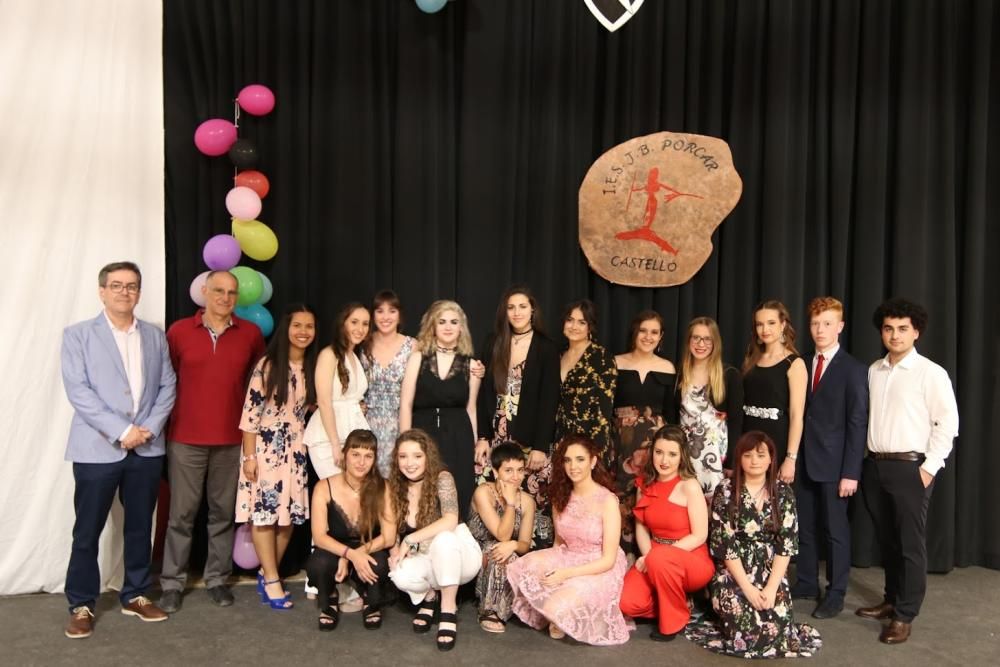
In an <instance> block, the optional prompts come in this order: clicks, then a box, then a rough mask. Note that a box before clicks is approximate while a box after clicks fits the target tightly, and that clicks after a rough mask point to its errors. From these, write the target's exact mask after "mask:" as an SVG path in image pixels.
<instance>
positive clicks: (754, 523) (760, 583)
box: [685, 479, 823, 658]
mask: <svg viewBox="0 0 1000 667" xmlns="http://www.w3.org/2000/svg"><path fill="white" fill-rule="evenodd" d="M732 494H733V481H732V479H726V480H724V481H723V482H722V483H721V484H719V487H718V488H717V489H716V491H715V497H714V498H713V499H712V519H711V525H710V528H709V548H710V550H711V553H712V557H713V558H714V559H715V561H716V569H715V577H714V578H713V579H712V582H711V584H710V585H709V586H710V590H711V592H712V607H713V609H714V610H715V613H716V614H717V615H718V624H717V625H713V624H712V623H711V622H709V621H701V622H698V623H694V624H691V625H689V626H688V629H687V631H686V633H685V634H686V636H687V638H688V639H690V640H691V641H693V642H695V643H697V644H699V645H701V646H702V647H704V648H707V649H709V650H710V651H714V652H716V653H723V654H726V655H733V656H737V657H740V658H791V657H798V656H801V657H810V656H812V655H813V654H814V653H815V652H816V651H818V650H819V649H820V647H821V646H822V645H823V642H822V639H821V638H820V635H819V632H818V631H816V630H815V629H814V628H812V627H810V626H808V625H805V624H802V625H800V624H797V623H795V622H794V620H793V618H792V597H791V594H790V592H789V589H788V577H787V576H785V577H783V578H782V580H781V585H780V586H779V587H778V592H777V594H776V595H775V598H774V607H773V608H772V609H765V610H763V611H757V610H756V609H754V608H753V606H752V605H751V604H750V602H749V601H748V600H747V599H746V597H745V596H744V595H743V591H742V590H740V587H739V585H738V584H737V583H736V581H735V580H734V579H733V577H732V576H731V575H730V574H729V570H727V569H726V565H725V563H724V561H726V560H739V561H740V562H741V563H742V564H743V569H744V570H746V573H747V577H749V579H750V583H751V584H753V585H754V586H756V587H758V588H763V587H764V586H765V585H766V584H767V580H768V578H769V577H770V576H771V565H772V564H773V563H774V558H775V556H794V555H795V554H796V553H797V552H798V519H797V518H796V514H795V494H794V492H793V491H792V487H790V486H789V485H787V484H785V483H784V482H778V512H779V516H778V526H777V530H772V529H771V528H770V526H771V525H772V520H771V516H772V513H771V503H770V502H769V501H766V502H765V503H764V506H763V508H762V509H761V510H758V509H757V507H756V505H755V504H754V500H753V498H751V497H750V494H749V493H748V492H747V490H746V489H745V488H744V489H743V491H742V494H741V497H740V502H739V510H738V512H737V516H736V520H735V521H733V520H732V519H731V518H730V516H729V502H730V498H732Z"/></svg>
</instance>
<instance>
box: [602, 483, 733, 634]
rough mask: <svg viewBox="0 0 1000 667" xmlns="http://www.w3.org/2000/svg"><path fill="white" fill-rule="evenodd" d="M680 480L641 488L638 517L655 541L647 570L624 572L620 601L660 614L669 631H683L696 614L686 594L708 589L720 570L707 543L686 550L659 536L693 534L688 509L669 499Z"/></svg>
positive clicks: (636, 610) (636, 613)
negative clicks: (689, 605) (690, 607)
mask: <svg viewBox="0 0 1000 667" xmlns="http://www.w3.org/2000/svg"><path fill="white" fill-rule="evenodd" d="M680 480H681V478H680V476H679V475H678V476H677V477H675V478H674V479H671V480H669V481H666V482H654V483H653V484H651V485H649V486H648V487H644V486H643V485H640V487H639V488H640V490H641V491H642V497H640V498H639V501H638V502H637V503H636V506H635V510H634V514H635V519H636V521H638V522H640V523H642V524H643V525H644V526H646V528H647V529H648V530H649V534H650V536H651V537H653V538H654V539H653V540H652V545H651V547H650V549H649V553H647V554H646V571H645V572H640V571H639V570H637V569H636V568H635V566H632V568H631V569H629V571H628V572H627V573H626V574H625V584H624V587H623V588H622V597H621V603H620V606H621V610H622V613H623V614H625V615H626V616H632V617H641V618H654V617H655V618H658V620H659V628H660V632H661V633H663V634H666V635H670V634H674V633H677V632H680V631H681V630H682V629H684V626H685V625H687V622H688V620H690V618H691V613H690V612H689V611H688V605H687V593H688V592H690V591H697V590H699V589H701V588H704V587H705V586H706V585H707V584H708V582H709V581H710V580H711V579H712V575H713V574H714V572H715V566H714V565H713V564H712V558H711V556H709V554H708V546H707V545H706V544H702V545H700V546H699V547H698V548H697V549H694V550H693V551H684V550H683V549H679V548H677V547H675V546H673V545H670V544H662V543H660V542H657V541H656V539H655V538H659V539H667V540H679V539H680V538H682V537H685V536H687V535H690V534H691V522H690V521H689V519H688V510H687V507H681V506H680V505H676V504H674V503H672V502H670V501H669V500H668V498H669V497H670V493H671V492H672V491H673V490H674V488H675V487H676V486H677V484H678V483H679V482H680ZM637 482H638V480H637Z"/></svg>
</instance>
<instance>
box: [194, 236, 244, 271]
mask: <svg viewBox="0 0 1000 667" xmlns="http://www.w3.org/2000/svg"><path fill="white" fill-rule="evenodd" d="M242 255H243V251H242V250H240V242H239V241H237V240H236V238H235V237H233V236H230V235H229V234H217V235H215V236H213V237H212V238H210V239H209V240H208V243H206V244H205V248H204V250H202V252H201V256H202V259H204V260H205V264H207V265H208V268H210V269H212V270H213V271H228V270H229V269H231V268H233V267H234V266H236V265H237V264H239V261H240V257H241V256H242Z"/></svg>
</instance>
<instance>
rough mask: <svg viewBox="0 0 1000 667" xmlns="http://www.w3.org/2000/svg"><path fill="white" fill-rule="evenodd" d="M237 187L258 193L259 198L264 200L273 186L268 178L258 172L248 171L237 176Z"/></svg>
mask: <svg viewBox="0 0 1000 667" xmlns="http://www.w3.org/2000/svg"><path fill="white" fill-rule="evenodd" d="M234 180H235V181H236V185H242V186H243V187H246V188H250V189H251V190H253V191H254V192H256V193H257V196H258V197H260V198H261V199H263V198H264V197H266V196H267V193H268V192H269V191H270V190H271V184H270V183H269V182H268V181H267V176H265V175H264V174H262V173H260V172H259V171H256V170H254V169H248V170H247V171H241V172H240V173H238V174H236V178H235V179H234Z"/></svg>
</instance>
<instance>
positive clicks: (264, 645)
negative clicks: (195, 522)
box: [0, 568, 1000, 667]
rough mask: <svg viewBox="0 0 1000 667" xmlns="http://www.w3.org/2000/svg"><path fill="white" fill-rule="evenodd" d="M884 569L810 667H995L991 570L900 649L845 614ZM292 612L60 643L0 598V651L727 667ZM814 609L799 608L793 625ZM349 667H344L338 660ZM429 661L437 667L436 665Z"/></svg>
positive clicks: (53, 632) (121, 657) (626, 650)
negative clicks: (322, 621) (450, 637)
mask: <svg viewBox="0 0 1000 667" xmlns="http://www.w3.org/2000/svg"><path fill="white" fill-rule="evenodd" d="M881 578H882V571H881V570H880V569H877V568H873V569H868V570H854V571H853V572H852V576H851V589H850V593H849V595H848V599H847V609H845V612H844V613H843V614H841V615H840V616H839V617H837V618H835V619H830V620H827V621H814V623H815V625H816V627H818V628H819V629H820V632H821V633H822V634H823V641H824V646H823V649H822V650H821V651H820V652H819V654H818V655H817V656H816V657H815V658H813V659H812V660H811V661H810V662H809V664H816V665H840V666H842V665H857V664H865V665H901V664H902V665H906V667H916V666H918V665H959V664H962V665H997V664H1000V614H998V613H997V610H996V600H997V597H998V596H997V594H998V592H1000V572H998V571H995V570H986V569H982V568H967V569H960V570H955V571H953V572H951V573H950V574H948V575H943V576H941V575H936V576H935V575H932V576H931V577H930V580H929V587H928V594H927V599H926V601H925V603H924V608H923V613H922V615H921V616H920V618H919V619H918V620H917V622H916V623H915V624H914V634H913V636H912V637H911V639H910V641H909V642H907V643H905V644H902V645H899V646H885V645H883V644H881V643H879V642H878V640H877V637H878V632H879V624H878V623H876V622H875V621H867V620H864V619H861V618H858V617H856V616H855V615H854V614H853V611H854V609H855V608H857V607H859V606H863V605H866V604H870V603H874V602H877V601H879V600H880V593H879V592H880V591H881ZM292 590H293V592H294V593H295V599H296V600H297V602H298V604H297V606H296V607H295V609H294V610H292V611H289V612H274V611H271V610H269V609H267V608H265V607H262V606H261V605H260V603H259V602H258V599H257V597H256V595H255V591H254V588H253V585H252V583H251V584H249V585H239V586H236V587H234V591H235V594H236V605H235V606H233V607H230V608H228V609H219V608H216V607H213V606H212V605H211V603H210V602H209V600H208V597H207V596H206V594H205V592H204V591H202V590H192V591H188V593H187V595H186V596H185V598H184V606H183V608H182V609H181V611H180V612H179V613H177V614H175V615H174V616H172V617H171V618H170V620H168V621H166V622H163V623H142V622H141V621H139V620H138V619H135V618H131V617H126V616H123V615H122V614H120V613H119V611H118V607H117V602H116V598H115V596H114V595H105V596H104V597H103V598H102V599H101V602H100V605H99V609H98V623H97V626H96V630H95V632H94V636H92V637H91V638H89V639H83V640H69V639H66V638H65V637H64V636H63V632H62V630H63V624H64V622H65V620H66V607H65V598H64V597H63V596H61V595H28V596H19V597H8V598H3V599H0V619H2V621H0V647H2V649H0V650H2V652H3V653H2V664H5V665H63V664H66V665H68V664H83V665H122V664H133V665H134V664H147V663H151V664H167V665H179V664H186V665H200V664H206V663H214V664H220V665H227V664H234V665H251V664H252V665H273V666H275V667H292V666H295V667H297V666H299V665H311V664H317V665H320V664H325V665H328V664H331V663H333V662H337V663H341V661H356V662H355V663H354V664H362V665H408V664H417V665H423V664H431V663H434V662H435V661H445V660H446V661H447V664H458V665H485V664H490V665H504V666H507V667H514V666H516V667H527V666H530V665H551V666H552V667H556V666H557V665H567V664H573V665H574V667H582V666H584V665H629V664H631V665H636V666H639V665H654V664H656V665H659V664H663V661H669V662H671V663H673V662H675V661H679V662H680V664H685V665H691V664H697V665H701V664H706V665H708V664H730V665H732V664H736V660H735V659H733V658H725V657H720V656H716V655H713V654H711V653H709V652H707V651H705V650H703V649H701V648H699V647H697V646H695V645H693V644H690V643H688V642H687V641H686V640H684V639H683V638H680V639H678V640H676V641H674V642H672V643H670V644H656V643H653V642H651V641H650V640H649V639H648V638H647V637H648V634H649V626H648V625H640V626H638V630H637V632H636V633H634V634H633V637H632V640H631V641H629V642H628V643H627V644H625V645H624V646H618V647H611V648H599V647H591V646H584V645H580V644H576V643H573V642H570V641H566V640H563V641H561V642H558V643H557V642H554V641H553V640H551V639H549V638H548V637H547V636H546V635H543V634H542V633H539V632H534V631H532V630H530V629H528V628H526V627H524V626H520V625H517V624H514V623H512V624H511V626H510V627H509V628H508V630H507V632H506V633H505V634H503V635H490V634H487V633H485V632H482V631H481V630H480V629H479V628H478V627H477V625H476V624H475V608H474V607H473V606H472V605H471V604H466V605H465V606H463V607H462V609H461V612H460V616H459V618H460V625H459V643H458V645H457V647H456V648H455V650H454V651H452V652H451V653H439V652H438V651H437V650H436V649H435V647H434V639H433V633H432V634H429V635H415V634H413V633H412V632H411V631H410V629H409V622H410V618H409V616H408V615H407V614H404V612H403V610H402V608H394V609H392V610H390V611H389V613H388V615H387V618H386V622H385V624H384V625H383V627H382V629H381V630H377V631H365V630H364V629H363V628H362V627H361V619H360V617H359V615H358V614H346V615H344V616H343V617H342V619H341V625H340V627H339V628H338V629H337V630H336V631H335V632H333V633H320V632H318V631H317V630H316V629H315V627H316V621H315V617H316V613H315V611H314V607H313V606H312V603H307V602H306V601H305V600H304V598H303V596H302V594H301V590H302V589H301V586H300V585H295V586H294V587H292ZM811 604H812V603H809V602H806V603H804V604H802V605H800V606H799V607H798V609H799V610H800V611H799V614H798V616H799V620H805V619H806V618H807V617H808V613H809V612H811V611H812V607H811ZM342 664H350V663H342ZM439 664H445V663H444V662H441V663H439Z"/></svg>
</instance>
